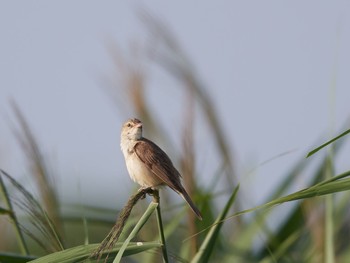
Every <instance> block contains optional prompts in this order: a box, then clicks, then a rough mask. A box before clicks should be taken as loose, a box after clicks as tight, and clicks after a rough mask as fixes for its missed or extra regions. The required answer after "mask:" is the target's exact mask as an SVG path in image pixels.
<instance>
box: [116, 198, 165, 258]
mask: <svg viewBox="0 0 350 263" xmlns="http://www.w3.org/2000/svg"><path fill="white" fill-rule="evenodd" d="M158 205H159V204H158V203H155V202H151V203H150V204H149V206H148V208H147V210H146V212H145V213H144V214H143V215H142V217H141V218H140V220H139V221H138V222H137V224H136V226H135V227H134V229H133V230H132V231H131V233H130V235H129V236H128V238H127V239H126V240H125V241H124V243H123V245H122V246H121V248H120V250H119V251H118V254H117V256H116V257H115V259H114V260H113V263H117V262H120V260H121V259H122V256H123V254H124V251H125V250H126V248H127V247H128V245H129V243H130V241H131V240H132V239H133V238H134V237H135V236H136V235H137V233H138V232H139V231H140V229H141V228H142V227H143V225H144V224H145V223H146V222H147V221H148V218H149V217H150V216H151V215H152V213H153V212H154V210H155V209H156V208H157V206H158Z"/></svg>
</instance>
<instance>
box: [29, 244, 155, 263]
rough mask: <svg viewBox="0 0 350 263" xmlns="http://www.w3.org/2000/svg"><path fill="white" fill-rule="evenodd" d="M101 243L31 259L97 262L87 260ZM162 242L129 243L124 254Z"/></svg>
mask: <svg viewBox="0 0 350 263" xmlns="http://www.w3.org/2000/svg"><path fill="white" fill-rule="evenodd" d="M99 245H100V244H90V245H81V246H77V247H73V248H69V249H66V250H63V251H59V252H55V253H52V254H50V255H47V256H44V257H41V258H38V259H35V260H32V261H30V262H31V263H47V262H50V263H73V262H84V261H86V262H96V260H95V259H90V261H87V260H88V258H89V257H90V255H91V254H92V253H93V252H94V251H96V249H97V248H98V246H99ZM122 245H123V243H121V242H119V243H117V244H116V246H115V247H114V248H113V249H112V250H111V251H106V252H104V253H103V256H102V260H103V259H104V257H106V256H107V255H110V256H114V255H116V254H117V253H118V251H119V250H120V248H121V247H122ZM160 246H161V244H159V243H158V242H142V243H141V242H138V243H135V242H133V243H129V246H128V247H127V248H126V249H125V251H124V256H130V255H133V254H138V253H141V252H143V251H145V250H148V249H152V248H159V247H160ZM112 260H113V258H112V257H110V258H109V260H107V262H112Z"/></svg>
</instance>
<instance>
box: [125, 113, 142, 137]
mask: <svg viewBox="0 0 350 263" xmlns="http://www.w3.org/2000/svg"><path fill="white" fill-rule="evenodd" d="M121 137H122V138H127V139H129V140H139V139H141V137H142V122H141V121H140V120H138V119H136V118H134V119H130V120H128V121H127V122H125V123H124V124H123V128H122V134H121Z"/></svg>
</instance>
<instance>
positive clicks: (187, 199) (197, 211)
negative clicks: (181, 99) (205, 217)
mask: <svg viewBox="0 0 350 263" xmlns="http://www.w3.org/2000/svg"><path fill="white" fill-rule="evenodd" d="M181 190H182V191H181V192H179V195H181V196H182V198H183V199H184V200H185V201H186V202H187V203H188V205H189V206H190V207H191V209H192V211H193V212H194V213H195V214H196V216H197V217H198V219H199V220H202V214H201V212H200V211H199V210H198V208H197V207H196V206H195V204H194V203H193V202H192V199H191V197H190V196H189V195H188V194H187V192H186V190H185V189H184V188H182V189H181Z"/></svg>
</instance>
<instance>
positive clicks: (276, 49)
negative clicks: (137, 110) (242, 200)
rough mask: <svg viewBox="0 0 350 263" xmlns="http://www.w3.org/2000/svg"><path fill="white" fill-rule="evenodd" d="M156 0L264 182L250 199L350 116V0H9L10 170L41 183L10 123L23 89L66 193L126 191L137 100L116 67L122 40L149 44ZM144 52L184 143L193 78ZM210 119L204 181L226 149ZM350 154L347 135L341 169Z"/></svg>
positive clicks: (5, 101) (235, 149) (2, 64)
mask: <svg viewBox="0 0 350 263" xmlns="http://www.w3.org/2000/svg"><path fill="white" fill-rule="evenodd" d="M143 11H146V12H149V13H150V14H152V15H153V16H154V17H156V18H157V19H159V20H160V21H162V22H163V23H164V25H165V26H166V27H167V28H169V29H170V30H171V32H172V34H173V35H174V37H175V38H176V39H177V41H178V42H179V43H180V45H181V47H182V49H183V50H184V51H185V52H186V54H187V55H188V57H189V59H190V60H191V63H192V66H193V67H194V69H195V72H196V74H197V76H198V77H199V78H200V79H201V81H202V83H204V84H205V87H206V91H207V93H208V94H209V95H210V97H211V99H212V101H213V103H214V105H215V107H216V111H217V113H218V116H219V118H220V120H221V122H222V125H223V127H224V128H225V134H226V136H227V138H226V140H227V142H228V143H230V149H232V153H233V155H234V157H235V169H236V172H237V174H238V176H239V177H240V182H241V187H242V189H243V190H244V191H245V192H246V193H247V192H248V193H249V192H253V193H254V194H250V195H249V194H248V196H249V199H248V200H246V202H247V204H246V205H247V206H248V207H250V206H252V205H257V204H259V203H261V197H262V196H265V195H266V194H267V192H268V191H269V189H271V187H273V186H274V185H275V184H276V182H278V181H279V180H281V179H282V178H283V176H285V174H286V173H287V171H288V169H289V168H291V167H293V165H294V164H295V162H296V161H297V160H299V159H300V158H302V157H303V156H305V154H306V153H307V151H309V150H311V149H312V147H313V146H316V144H317V143H322V142H323V141H325V140H327V139H329V138H331V137H332V136H333V135H336V133H337V132H340V131H341V130H345V129H346V128H348V126H344V125H345V122H346V120H347V119H348V117H349V114H348V112H349V110H348V108H349V97H350V74H349V68H350V52H349V47H350V16H349V15H348V14H349V12H350V2H348V1H215V2H207V3H205V2H201V3H200V4H198V2H188V1H174V2H164V1H98V2H97V1H85V0H84V1H82V0H80V1H21V2H19V1H6V2H5V1H2V2H1V3H0V32H1V44H0V47H1V48H0V72H1V78H0V167H1V168H2V169H4V170H6V171H7V172H8V173H10V174H11V175H13V176H14V177H16V178H19V179H20V180H21V182H25V183H26V184H28V186H30V185H31V182H30V179H29V178H28V175H27V173H26V169H27V168H28V166H27V164H26V162H25V158H24V156H23V154H22V152H21V149H20V148H19V147H18V144H17V142H16V140H15V138H14V136H13V133H12V131H11V123H15V117H14V114H13V111H12V109H11V104H10V101H11V100H15V101H16V103H17V104H18V105H19V107H20V109H21V110H22V111H23V113H24V115H25V117H26V119H27V121H28V122H29V124H30V126H31V128H32V129H33V131H34V133H35V136H36V138H37V139H38V141H39V144H40V146H41V149H42V152H43V153H44V155H45V158H46V159H47V160H48V161H49V164H50V169H51V170H52V171H53V174H54V175H55V179H54V180H55V182H56V186H57V189H58V192H59V195H60V197H61V199H62V200H63V202H72V200H73V202H82V203H90V202H102V203H103V202H107V203H108V201H106V200H109V202H110V204H111V207H113V202H114V201H113V202H111V200H115V199H117V200H118V198H121V199H123V202H124V200H126V199H127V197H128V196H129V195H130V192H131V190H132V187H133V186H134V184H133V182H132V181H131V180H130V179H129V178H128V175H127V171H126V169H125V165H124V159H123V156H122V153H121V151H120V147H119V136H120V127H121V125H122V123H123V122H124V121H125V120H126V119H128V118H129V117H133V113H132V112H131V111H128V108H127V107H125V105H118V104H117V103H116V102H115V101H114V102H113V99H111V98H110V97H109V94H110V93H109V92H108V91H107V92H106V90H108V88H110V87H109V86H108V85H106V82H108V81H106V80H108V79H113V78H114V77H115V75H116V70H117V68H116V66H115V64H114V60H113V56H112V54H111V52H110V48H111V43H113V45H115V49H116V50H118V52H119V53H120V54H122V56H123V57H126V58H134V57H137V54H136V55H135V54H133V49H132V47H133V46H135V45H136V46H138V47H141V49H142V47H144V46H147V45H149V44H150V39H149V29H148V28H147V25H145V24H144V22H143V21H142V19H140V13H142V12H143ZM139 60H141V64H142V66H143V69H144V70H145V71H146V73H147V88H148V89H147V90H148V93H147V94H146V95H147V98H148V99H149V102H150V104H151V106H152V108H153V109H154V112H155V114H156V116H157V118H159V120H160V122H161V123H162V126H164V127H165V128H166V130H167V131H168V132H169V134H170V136H172V138H173V139H172V140H173V141H174V144H175V145H174V147H175V148H178V147H179V143H177V144H176V142H177V140H179V139H177V138H178V134H179V133H180V132H181V130H182V128H183V126H182V125H183V123H182V122H181V116H183V115H182V114H183V113H184V111H183V109H182V106H181V105H182V104H183V103H184V102H183V96H184V95H183V92H181V89H179V88H178V86H179V85H181V84H180V83H179V82H178V81H176V80H175V79H174V78H172V77H171V76H169V75H167V74H166V73H165V72H164V71H163V72H162V71H161V70H159V69H157V68H156V67H155V66H154V65H152V62H150V61H149V59H147V57H145V56H141V58H139ZM120 101H123V100H122V99H120V100H119V102H120ZM201 123H202V122H200V121H198V128H197V131H196V143H197V149H198V151H200V152H201V155H200V156H199V157H198V161H197V165H198V167H199V169H198V174H199V176H198V184H199V185H200V186H203V187H206V181H207V179H208V178H207V176H209V175H208V174H209V173H207V170H210V169H213V167H215V162H216V161H217V160H215V158H213V159H212V158H210V156H211V154H212V153H211V141H212V140H213V137H212V136H211V135H210V133H208V132H207V131H206V127H205V126H203V127H202V126H201V125H203V124H201ZM145 129H146V130H147V127H145ZM332 131H333V133H332ZM148 135H149V137H150V138H151V139H153V140H155V141H157V138H153V137H152V134H148ZM165 150H166V151H167V152H171V149H165ZM179 150H180V149H179ZM285 152H289V154H287V155H284V156H283V157H280V158H276V159H274V160H272V161H270V162H268V163H266V164H264V165H262V166H259V165H260V164H262V163H264V162H265V161H266V160H269V159H271V158H273V157H275V156H277V155H280V154H282V153H285ZM348 156H349V147H346V148H344V149H343V151H342V153H341V156H340V157H339V158H338V159H337V163H336V164H337V166H336V171H337V172H342V171H345V170H348V169H349V166H350V165H349V162H348ZM313 158H318V157H313ZM212 162H213V163H212ZM256 167H258V169H254V168H256ZM306 177H307V174H306V175H305V178H306ZM306 182H307V180H306V179H305V181H304V179H303V180H301V181H300V182H299V185H297V186H295V189H300V188H301V187H305V186H306ZM243 194H244V193H243ZM246 195H247V194H246ZM121 196H122V197H121Z"/></svg>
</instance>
